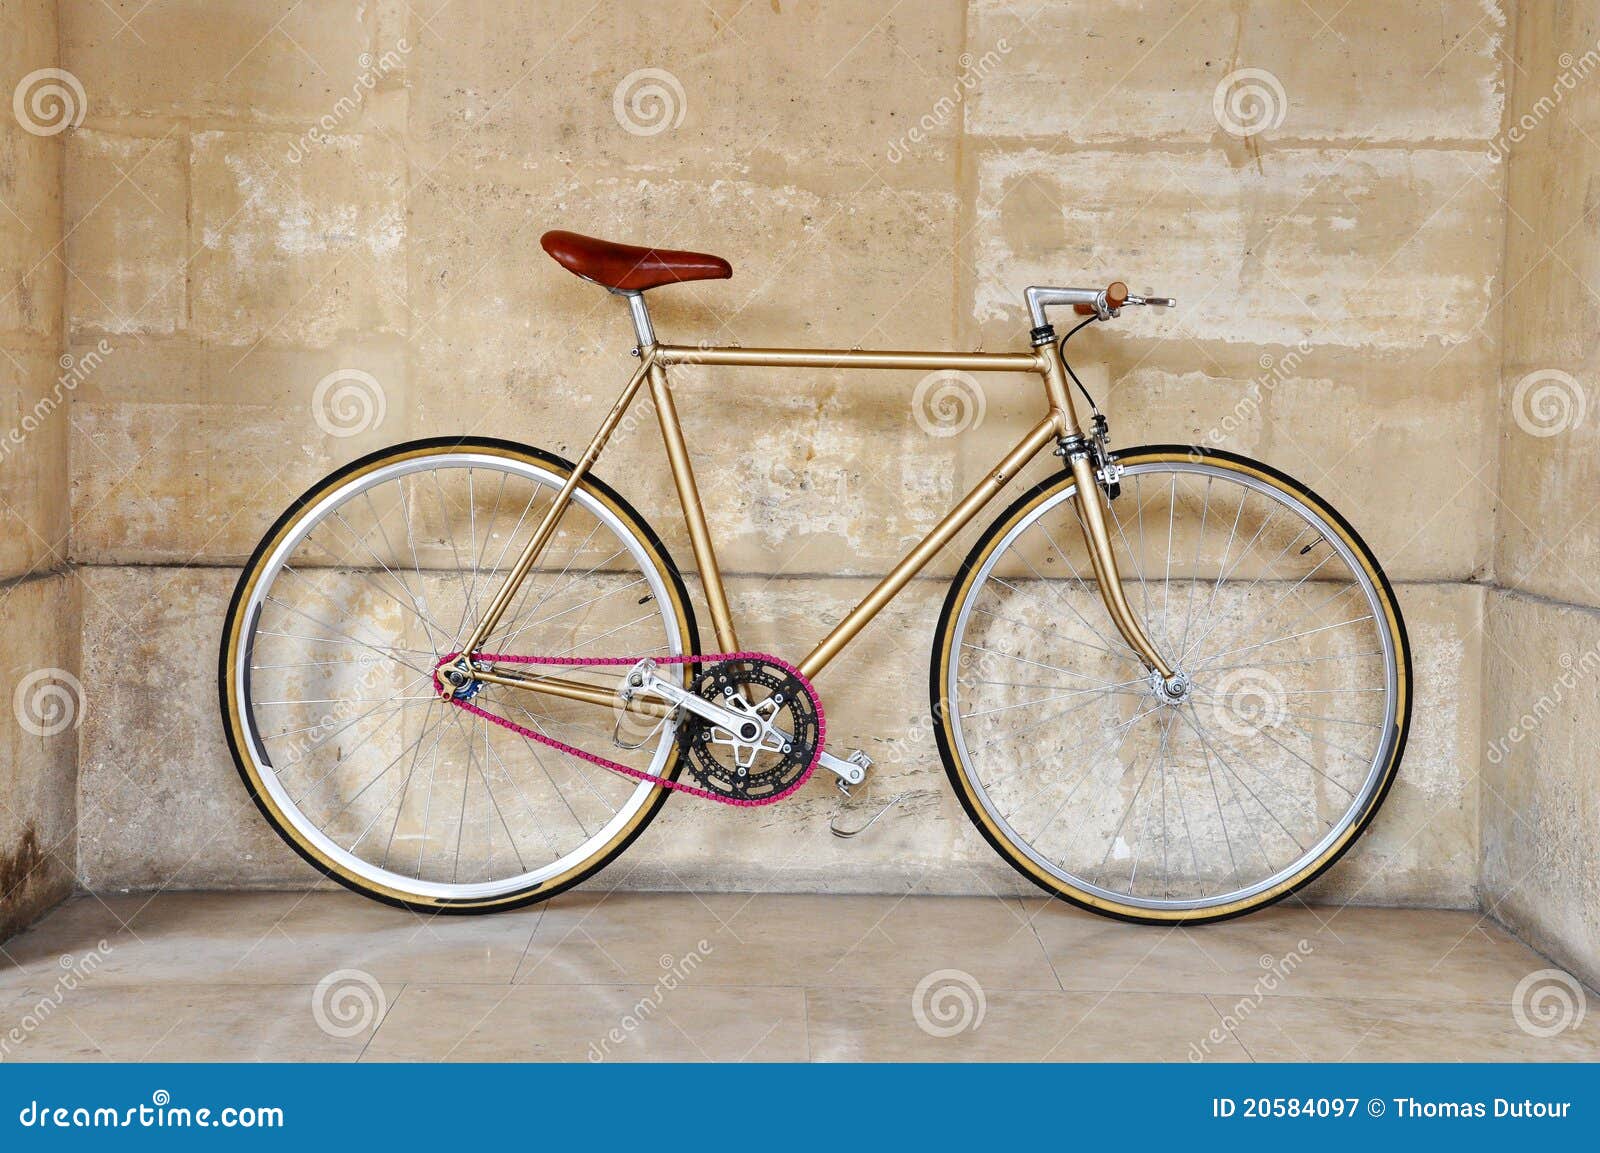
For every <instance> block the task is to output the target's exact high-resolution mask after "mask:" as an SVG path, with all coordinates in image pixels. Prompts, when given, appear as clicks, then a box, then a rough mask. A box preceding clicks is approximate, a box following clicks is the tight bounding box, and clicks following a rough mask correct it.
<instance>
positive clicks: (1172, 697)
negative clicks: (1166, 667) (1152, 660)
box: [1150, 669, 1193, 705]
mask: <svg viewBox="0 0 1600 1153" xmlns="http://www.w3.org/2000/svg"><path fill="white" fill-rule="evenodd" d="M1192 689H1193V686H1192V685H1191V684H1190V683H1189V674H1188V673H1186V672H1184V671H1183V670H1182V669H1179V670H1177V671H1176V672H1174V673H1173V674H1172V678H1171V679H1170V680H1169V679H1167V678H1165V677H1163V676H1162V675H1161V674H1160V673H1158V672H1156V671H1155V670H1154V669H1152V670H1151V671H1150V691H1151V692H1152V693H1154V694H1155V697H1156V700H1158V701H1160V702H1161V703H1162V704H1164V705H1181V704H1183V702H1184V701H1186V700H1188V699H1189V694H1190V692H1191V691H1192Z"/></svg>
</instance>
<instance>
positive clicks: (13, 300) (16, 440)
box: [0, 0, 83, 937]
mask: <svg viewBox="0 0 1600 1153" xmlns="http://www.w3.org/2000/svg"><path fill="white" fill-rule="evenodd" d="M56 43H57V38H56V13H55V3H54V0H5V3H0V91H4V92H5V93H6V96H7V99H8V101H10V100H11V99H12V98H13V95H12V94H13V93H15V94H16V98H17V99H19V100H20V104H18V105H17V106H16V114H11V115H7V116H5V117H0V672H3V676H4V681H3V687H4V695H5V702H6V706H7V712H6V713H5V714H4V715H5V723H4V724H0V937H5V936H7V935H9V934H10V933H11V932H14V931H15V930H16V929H18V928H20V927H21V926H23V925H25V924H27V923H28V922H29V921H31V920H33V919H34V918H35V917H37V916H38V915H39V914H40V913H41V912H43V911H44V910H45V909H48V908H49V907H50V906H51V905H53V904H55V903H56V902H57V901H59V900H61V899H62V898H63V897H64V896H66V895H67V894H68V893H70V892H71V891H72V887H73V883H74V877H75V875H76V872H77V836H76V826H77V821H76V808H77V800H76V796H77V780H76V774H77V750H78V741H77V737H78V729H77V726H78V724H79V723H80V722H81V719H82V705H83V701H82V693H81V691H80V689H79V682H78V679H77V677H76V674H75V670H76V669H77V668H78V662H77V656H76V652H77V647H78V619H77V609H76V602H77V596H78V594H77V588H76V583H75V582H74V581H73V580H72V579H71V578H69V577H68V576H67V575H66V568H67V535H68V531H67V530H68V522H67V487H68V474H67V425H68V419H69V415H70V414H69V403H70V397H71V393H72V390H73V388H74V387H75V384H76V381H77V376H78V373H77V371H76V370H75V368H74V365H73V363H72V362H71V361H69V360H67V359H65V358H64V357H63V340H62V293H63V285H64V283H65V282H66V272H65V266H64V264H63V263H62V261H61V258H60V250H61V230H62V224H61V154H62V135H61V132H62V131H64V130H67V129H68V128H69V126H70V124H71V122H72V120H73V119H74V117H75V116H76V115H77V114H78V112H80V111H81V110H82V101H81V100H80V99H79V96H78V94H77V93H75V92H73V91H72V90H71V88H70V87H69V86H66V85H64V84H63V82H62V81H61V79H60V77H59V75H58V74H56V73H54V72H52V70H56V69H57V68H58V58H57V54H56V52H57V50H56Z"/></svg>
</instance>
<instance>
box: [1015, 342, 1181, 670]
mask: <svg viewBox="0 0 1600 1153" xmlns="http://www.w3.org/2000/svg"><path fill="white" fill-rule="evenodd" d="M1034 341H1035V347H1037V348H1038V350H1039V353H1040V356H1041V359H1042V360H1043V361H1044V377H1045V386H1046V388H1047V390H1048V391H1049V394H1050V402H1051V406H1052V408H1054V409H1055V411H1056V412H1057V414H1058V419H1059V422H1060V431H1061V445H1060V448H1059V450H1058V451H1059V452H1060V454H1061V455H1062V456H1063V457H1065V458H1066V462H1067V467H1068V468H1069V469H1071V470H1072V479H1073V481H1074V484H1075V493H1074V496H1073V499H1074V501H1075V502H1076V503H1077V507H1078V524H1079V527H1080V528H1081V529H1082V530H1083V543H1084V547H1085V548H1086V549H1087V550H1088V552H1089V564H1090V565H1091V566H1092V567H1093V569H1094V579H1095V581H1096V582H1097V584H1098V585H1099V587H1100V599H1101V601H1102V602H1104V604H1105V606H1106V614H1107V615H1108V616H1110V617H1111V623H1112V624H1114V625H1116V626H1117V631H1118V632H1119V633H1121V634H1122V639H1123V640H1125V641H1127V642H1128V647H1129V648H1131V649H1133V651H1134V653H1135V655H1137V656H1138V658H1139V659H1140V660H1141V661H1142V662H1144V666H1145V668H1146V669H1148V670H1149V671H1150V672H1151V673H1152V674H1153V675H1154V676H1157V677H1159V678H1160V681H1161V687H1162V689H1163V690H1164V691H1165V692H1166V693H1167V694H1168V695H1169V696H1171V697H1173V698H1174V699H1180V698H1181V697H1182V696H1183V694H1184V692H1185V691H1186V689H1187V684H1186V682H1185V680H1184V677H1183V674H1182V673H1180V672H1178V671H1177V670H1176V669H1174V668H1173V667H1172V665H1171V664H1170V663H1168V661H1167V659H1166V658H1165V657H1164V656H1162V654H1161V652H1160V651H1159V650H1158V649H1157V648H1156V646H1155V644H1154V642H1152V641H1151V640H1150V637H1149V635H1148V634H1146V632H1145V631H1144V625H1143V624H1142V623H1141V622H1140V620H1139V617H1138V616H1137V615H1136V614H1135V613H1134V611H1133V606H1132V605H1130V604H1129V603H1128V597H1127V594H1126V593H1125V592H1124V591H1123V588H1122V576H1121V573H1120V572H1119V571H1118V567H1117V554H1116V550H1115V549H1113V548H1112V545H1111V532H1110V530H1109V529H1108V528H1107V526H1106V516H1107V513H1108V511H1109V506H1108V503H1107V500H1108V495H1107V494H1105V493H1102V492H1101V488H1100V478H1099V477H1097V476H1096V475H1095V473H1096V469H1097V467H1098V458H1099V457H1100V456H1101V455H1103V454H1097V453H1096V452H1095V451H1094V450H1095V447H1096V441H1092V440H1090V439H1089V437H1087V436H1085V435H1084V433H1083V429H1082V427H1081V426H1080V425H1079V423H1078V417H1077V413H1076V411H1075V409H1074V407H1073V403H1072V394H1071V392H1070V390H1069V389H1068V388H1067V384H1066V371H1065V366H1064V365H1063V363H1062V360H1061V355H1060V352H1059V350H1058V349H1057V347H1056V344H1055V332H1054V330H1053V329H1049V327H1048V326H1041V328H1037V329H1035V330H1034ZM1103 433H1104V428H1103V426H1102V427H1100V428H1097V429H1096V430H1095V436H1096V437H1097V438H1099V437H1102V436H1103ZM1114 482H1115V479H1114V477H1112V476H1110V475H1108V476H1107V477H1106V487H1107V488H1108V489H1109V488H1110V487H1111V485H1112V484H1113V483H1114Z"/></svg>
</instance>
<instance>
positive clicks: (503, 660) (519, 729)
mask: <svg viewBox="0 0 1600 1153" xmlns="http://www.w3.org/2000/svg"><path fill="white" fill-rule="evenodd" d="M460 655H461V654H460V653H459V652H454V653H446V654H445V655H444V656H443V657H441V658H440V659H439V663H438V664H437V665H435V666H434V667H435V668H441V667H443V666H444V665H447V664H449V663H450V662H451V661H453V660H455V659H456V658H457V657H459V656H460ZM642 659H644V658H641V657H535V656H520V655H517V654H515V653H475V654H473V660H475V661H493V662H495V663H497V664H508V665H556V666H561V667H566V668H579V667H583V666H588V665H629V666H632V665H636V664H638V663H639V661H640V660H642ZM649 659H650V660H652V661H654V662H655V663H656V664H658V665H711V664H718V663H720V662H722V661H761V662H764V663H766V664H770V665H774V666H776V667H778V668H780V669H783V670H784V671H785V672H787V673H788V674H789V675H790V676H792V677H794V679H795V680H796V681H798V682H799V683H800V687H801V688H803V689H804V690H805V693H806V695H807V696H809V697H810V698H811V703H812V705H813V706H814V707H815V708H816V710H817V745H816V748H814V749H813V750H812V752H811V760H810V762H809V763H808V764H807V765H806V767H805V771H804V772H803V773H801V774H800V775H799V777H797V778H796V779H795V781H794V783H793V784H792V785H790V786H789V787H788V788H786V789H784V790H782V791H781V792H777V793H773V794H772V795H771V796H770V797H758V798H746V797H728V796H724V795H722V794H721V793H716V792H713V791H711V790H710V789H702V788H700V787H699V786H698V785H691V784H687V783H685V782H683V781H669V780H666V779H665V778H662V777H653V776H651V775H650V774H649V773H646V772H643V771H641V770H639V769H635V768H630V767H629V766H628V765H623V764H618V763H617V762H616V761H612V760H607V759H606V758H605V757H602V756H598V755H596V754H594V753H591V752H586V751H585V750H583V749H580V748H577V747H575V746H573V745H569V744H567V743H566V742H565V741H558V740H556V739H555V738H554V737H551V736H547V735H546V734H544V733H541V732H538V731H537V730H535V729H530V728H528V727H526V726H525V725H519V724H517V723H516V722H515V721H512V720H507V719H506V718H505V717H502V716H498V715H496V714H495V713H491V712H490V711H489V710H488V709H485V708H482V707H481V706H479V705H475V704H473V703H472V700H471V699H470V698H468V697H457V696H454V695H447V694H444V693H441V694H440V696H441V698H442V699H443V700H445V701H446V702H447V703H449V704H452V705H455V706H456V707H457V708H458V709H462V710H464V711H465V712H469V713H471V714H473V715H474V716H477V717H482V718H483V719H484V720H486V721H489V722H491V723H493V724H496V725H499V726H500V727H501V728H503V729H508V730H510V731H511V732H513V733H516V734H518V735H519V736H522V737H526V738H527V739H528V740H530V741H537V742H538V743H539V744H541V745H545V746H547V747H548V748H552V749H555V750H556V751H558V752H562V753H566V754H568V755H569V756H574V757H577V758H578V759H579V760H584V761H588V762H589V763H590V764H592V765H598V766H599V767H600V768H602V769H609V770H611V771H612V772H614V773H620V774H622V775H623V776H625V777H632V778H633V779H634V780H637V781H644V782H645V783H647V784H650V785H654V786H655V787H656V788H660V789H670V790H672V791H673V792H678V793H687V794H688V795H689V796H691V797H700V798H702V799H704V800H708V801H717V802H719V803H721V804H724V805H733V806H735V807H737V808H747V809H751V808H759V807H760V806H762V805H770V804H772V803H773V802H775V801H781V800H783V799H784V798H785V797H787V796H789V795H790V794H791V793H793V792H794V791H795V790H796V789H798V788H799V787H800V786H801V785H803V784H805V783H806V781H808V780H809V779H810V778H811V774H812V773H813V772H814V771H816V767H817V763H818V762H819V761H820V760H821V759H822V748H823V743H824V741H825V739H826V737H827V734H828V722H827V720H826V718H824V716H823V714H822V700H821V699H820V698H819V697H818V696H817V691H816V689H814V688H812V687H811V682H810V681H809V680H807V679H806V675H805V674H804V673H802V672H801V671H800V670H799V669H797V668H795V667H794V666H793V665H791V664H790V663H789V662H788V661H783V660H779V659H778V658H777V657H775V656H772V655H771V654H770V653H760V652H739V653H699V654H693V655H688V656H657V657H650V658H649ZM473 695H476V694H473Z"/></svg>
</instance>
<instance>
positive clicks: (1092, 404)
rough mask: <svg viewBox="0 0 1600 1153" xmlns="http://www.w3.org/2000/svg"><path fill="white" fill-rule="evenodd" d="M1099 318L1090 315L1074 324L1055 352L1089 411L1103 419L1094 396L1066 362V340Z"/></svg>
mask: <svg viewBox="0 0 1600 1153" xmlns="http://www.w3.org/2000/svg"><path fill="white" fill-rule="evenodd" d="M1099 319H1100V318H1099V317H1098V316H1091V317H1090V318H1089V319H1088V320H1084V321H1080V322H1079V323H1078V324H1076V325H1074V326H1073V328H1072V330H1071V331H1070V332H1068V333H1067V335H1065V336H1063V337H1062V338H1061V343H1060V344H1059V345H1058V346H1057V348H1056V352H1057V354H1058V355H1059V356H1060V357H1061V367H1062V368H1064V369H1066V370H1067V375H1068V376H1070V377H1071V378H1072V383H1073V384H1075V385H1077V386H1078V391H1079V392H1081V393H1083V399H1084V400H1087V401H1088V402H1089V411H1090V412H1092V413H1094V415H1095V416H1096V417H1097V418H1099V419H1102V420H1103V419H1104V417H1103V416H1102V415H1101V413H1100V406H1099V405H1098V404H1096V403H1095V402H1094V397H1092V396H1090V395H1089V390H1088V389H1087V388H1085V387H1083V381H1081V380H1079V379H1078V374H1077V373H1075V372H1073V371H1072V365H1070V364H1068V363H1067V341H1069V340H1071V339H1072V338H1073V336H1074V335H1076V334H1077V333H1078V332H1079V331H1080V330H1081V329H1084V328H1087V327H1088V326H1089V325H1091V324H1093V323H1094V322H1095V321H1097V320H1099Z"/></svg>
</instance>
